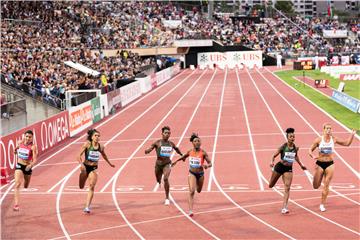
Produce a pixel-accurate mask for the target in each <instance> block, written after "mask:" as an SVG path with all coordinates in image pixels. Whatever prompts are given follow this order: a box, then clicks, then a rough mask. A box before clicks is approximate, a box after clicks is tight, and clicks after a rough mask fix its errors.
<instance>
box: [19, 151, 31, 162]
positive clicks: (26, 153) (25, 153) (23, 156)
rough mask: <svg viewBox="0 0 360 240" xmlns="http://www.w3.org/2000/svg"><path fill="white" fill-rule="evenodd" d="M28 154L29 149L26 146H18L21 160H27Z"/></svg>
mask: <svg viewBox="0 0 360 240" xmlns="http://www.w3.org/2000/svg"><path fill="white" fill-rule="evenodd" d="M29 155H30V150H29V149H26V148H19V149H18V156H19V158H20V159H22V160H28V159H29Z"/></svg>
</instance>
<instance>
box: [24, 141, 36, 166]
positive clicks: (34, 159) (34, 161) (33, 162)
mask: <svg viewBox="0 0 360 240" xmlns="http://www.w3.org/2000/svg"><path fill="white" fill-rule="evenodd" d="M31 150H32V161H31V163H30V164H29V165H27V166H26V170H27V171H28V170H30V169H31V168H32V167H33V166H34V165H35V163H36V162H37V156H38V150H37V147H36V145H33V146H32V147H31Z"/></svg>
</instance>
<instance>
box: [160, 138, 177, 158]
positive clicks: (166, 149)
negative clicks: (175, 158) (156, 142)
mask: <svg viewBox="0 0 360 240" xmlns="http://www.w3.org/2000/svg"><path fill="white" fill-rule="evenodd" d="M172 150H173V147H172V145H171V143H170V141H168V142H163V141H162V140H160V147H159V148H158V149H157V155H158V157H165V158H169V157H170V156H171V152H172Z"/></svg>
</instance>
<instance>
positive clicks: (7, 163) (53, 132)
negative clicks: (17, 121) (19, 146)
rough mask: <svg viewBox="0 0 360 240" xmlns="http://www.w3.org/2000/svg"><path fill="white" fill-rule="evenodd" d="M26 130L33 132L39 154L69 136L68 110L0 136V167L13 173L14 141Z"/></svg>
mask: <svg viewBox="0 0 360 240" xmlns="http://www.w3.org/2000/svg"><path fill="white" fill-rule="evenodd" d="M26 130H32V131H33V132H34V143H36V144H37V147H38V151H39V155H41V154H42V153H44V152H45V151H47V150H49V149H52V148H53V147H55V146H56V145H58V144H59V143H60V142H62V141H63V140H65V139H66V138H68V137H69V136H70V131H69V120H68V112H67V111H63V112H61V113H59V114H57V115H55V116H53V117H51V118H48V119H45V120H43V121H40V122H37V123H34V124H33V125H30V126H28V127H25V128H22V129H20V130H18V131H16V132H14V133H12V134H9V135H7V136H1V140H0V144H1V146H0V157H1V167H6V168H7V169H8V171H9V172H10V173H13V171H14V168H15V164H16V159H15V155H14V149H15V147H16V142H17V141H19V140H21V139H22V137H23V136H22V135H23V133H24V132H25V131H26Z"/></svg>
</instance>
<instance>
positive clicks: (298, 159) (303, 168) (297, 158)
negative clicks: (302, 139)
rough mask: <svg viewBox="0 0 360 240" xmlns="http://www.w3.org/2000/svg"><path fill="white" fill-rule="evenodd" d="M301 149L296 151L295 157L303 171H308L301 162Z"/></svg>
mask: <svg viewBox="0 0 360 240" xmlns="http://www.w3.org/2000/svg"><path fill="white" fill-rule="evenodd" d="M298 152H299V148H297V149H296V156H295V161H296V162H297V163H298V164H299V165H300V167H301V169H302V170H306V167H305V166H304V164H302V162H301V161H300V158H299V155H298Z"/></svg>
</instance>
